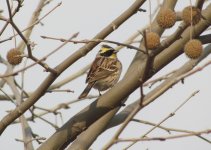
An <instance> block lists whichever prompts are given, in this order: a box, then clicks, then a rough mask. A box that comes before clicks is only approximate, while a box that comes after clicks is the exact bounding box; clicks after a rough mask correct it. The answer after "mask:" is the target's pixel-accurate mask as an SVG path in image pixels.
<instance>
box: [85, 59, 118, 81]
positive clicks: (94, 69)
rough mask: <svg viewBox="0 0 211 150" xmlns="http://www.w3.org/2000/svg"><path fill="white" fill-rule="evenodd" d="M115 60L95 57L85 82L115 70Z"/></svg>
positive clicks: (97, 78)
mask: <svg viewBox="0 0 211 150" xmlns="http://www.w3.org/2000/svg"><path fill="white" fill-rule="evenodd" d="M116 62H117V61H116V60H115V59H111V58H105V57H100V56H99V57H96V59H95V60H94V62H93V63H92V66H91V69H90V70H89V73H88V75H87V78H86V83H87V82H88V83H90V82H94V81H97V80H100V79H102V78H105V77H107V76H109V75H110V74H112V73H113V72H115V71H116V69H117V68H116V67H115V65H116Z"/></svg>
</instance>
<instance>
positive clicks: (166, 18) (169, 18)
mask: <svg viewBox="0 0 211 150" xmlns="http://www.w3.org/2000/svg"><path fill="white" fill-rule="evenodd" d="M176 18H177V17H176V13H175V12H174V11H173V10H171V9H163V10H161V11H160V13H159V14H158V16H157V23H158V25H159V26H160V27H161V28H164V29H165V28H171V27H172V26H173V25H174V24H175V22H176Z"/></svg>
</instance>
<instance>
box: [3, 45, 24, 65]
mask: <svg viewBox="0 0 211 150" xmlns="http://www.w3.org/2000/svg"><path fill="white" fill-rule="evenodd" d="M21 55H22V53H21V51H19V50H17V49H11V50H9V51H8V53H7V61H8V62H9V63H10V64H11V65H18V64H20V63H21V61H22V58H23V57H22V56H21Z"/></svg>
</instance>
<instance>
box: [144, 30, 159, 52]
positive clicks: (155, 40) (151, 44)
mask: <svg viewBox="0 0 211 150" xmlns="http://www.w3.org/2000/svg"><path fill="white" fill-rule="evenodd" d="M146 41H147V48H148V49H155V48H157V47H158V46H159V45H160V36H159V35H158V34H157V33H155V32H147V33H146Z"/></svg>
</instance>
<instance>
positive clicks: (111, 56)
mask: <svg viewBox="0 0 211 150" xmlns="http://www.w3.org/2000/svg"><path fill="white" fill-rule="evenodd" d="M117 52H118V50H115V49H114V48H112V47H111V46H109V45H105V44H103V45H102V46H101V48H100V50H99V52H98V54H97V55H96V57H95V60H94V61H93V63H92V65H91V67H90V70H89V72H88V74H87V77H86V83H87V84H88V85H87V86H86V88H85V89H84V90H83V92H82V93H81V95H80V96H79V97H78V98H79V99H82V98H85V97H86V96H87V95H88V94H89V92H90V90H91V89H92V88H94V89H97V90H98V92H99V95H100V96H101V93H100V92H101V91H105V90H107V89H109V88H112V87H113V86H114V85H115V84H116V83H117V82H118V80H119V78H120V75H121V72H122V64H121V62H120V61H119V59H118V58H117Z"/></svg>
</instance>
